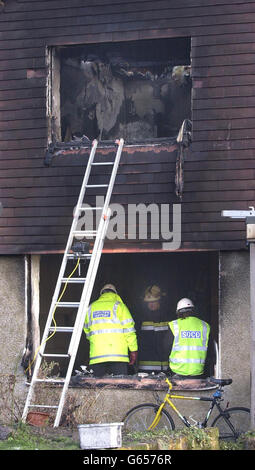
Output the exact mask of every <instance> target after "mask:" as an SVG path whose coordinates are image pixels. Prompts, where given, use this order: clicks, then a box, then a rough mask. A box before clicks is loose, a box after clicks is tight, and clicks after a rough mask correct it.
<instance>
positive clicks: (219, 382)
mask: <svg viewBox="0 0 255 470" xmlns="http://www.w3.org/2000/svg"><path fill="white" fill-rule="evenodd" d="M210 382H213V383H214V384H217V385H221V386H222V387H224V386H225V385H230V384H232V382H233V380H232V379H215V377H210Z"/></svg>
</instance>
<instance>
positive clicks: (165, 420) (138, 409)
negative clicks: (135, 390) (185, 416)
mask: <svg viewBox="0 0 255 470" xmlns="http://www.w3.org/2000/svg"><path fill="white" fill-rule="evenodd" d="M158 409H159V406H158V405H155V404H154V403H144V404H142V405H137V406H135V407H134V408H132V409H131V410H129V411H128V412H127V414H126V416H125V417H124V419H123V422H124V426H123V429H124V430H125V431H148V428H149V426H150V425H151V423H152V422H153V420H154V418H155V416H156V413H157V411H158ZM174 428H175V425H174V421H173V418H172V417H171V416H170V414H169V413H168V412H167V411H165V410H162V414H161V418H160V421H159V423H158V424H157V426H156V428H155V429H166V430H173V429H174Z"/></svg>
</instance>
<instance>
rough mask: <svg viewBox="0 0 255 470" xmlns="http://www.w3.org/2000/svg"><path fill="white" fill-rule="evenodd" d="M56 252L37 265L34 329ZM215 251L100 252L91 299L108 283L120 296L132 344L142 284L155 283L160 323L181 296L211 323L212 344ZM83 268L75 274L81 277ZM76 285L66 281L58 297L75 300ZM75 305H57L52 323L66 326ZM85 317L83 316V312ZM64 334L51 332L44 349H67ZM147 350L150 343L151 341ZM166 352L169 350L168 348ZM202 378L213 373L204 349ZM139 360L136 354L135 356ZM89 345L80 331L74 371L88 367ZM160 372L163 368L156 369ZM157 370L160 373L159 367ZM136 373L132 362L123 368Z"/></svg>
mask: <svg viewBox="0 0 255 470" xmlns="http://www.w3.org/2000/svg"><path fill="white" fill-rule="evenodd" d="M61 259H62V257H61V255H42V257H41V263H40V329H41V332H43V330H44V326H45V323H46V319H47V316H48V311H49V307H50V303H51V299H52V295H53V292H54V288H55V283H56V280H57V276H58V272H59V267H60V263H61ZM218 266H219V264H218V252H188V253H180V252H178V253H177V252H176V253H174V252H172V253H162V252H157V253H156V252H155V253H140V254H138V253H118V254H106V253H105V254H103V255H102V258H101V263H100V265H99V269H98V274H97V278H96V282H95V285H94V290H93V293H92V298H91V301H94V300H96V299H97V298H98V296H99V292H100V289H101V288H102V286H103V285H105V284H106V283H113V284H114V285H115V286H116V288H117V290H118V293H119V295H120V296H121V298H122V300H123V301H124V302H125V303H126V305H127V306H128V308H129V310H130V312H131V314H132V316H133V318H134V320H135V323H136V331H137V337H138V344H139V341H140V338H141V336H140V335H141V321H142V318H143V313H144V309H145V305H144V293H145V291H146V288H147V287H148V286H151V285H154V284H155V285H157V286H159V287H160V288H161V289H162V292H164V294H165V295H164V297H163V302H162V306H161V309H162V315H163V316H164V319H166V321H167V322H168V321H171V320H174V319H176V314H175V312H176V305H177V302H178V300H180V299H181V298H183V297H188V298H190V299H192V301H193V303H194V305H195V310H196V312H197V314H198V316H199V317H200V318H201V319H202V320H205V321H206V322H208V323H209V324H210V326H211V338H212V341H213V342H214V341H215V342H216V343H218V276H219V273H218ZM83 269H85V268H84V267H83V266H82V267H81V272H80V275H81V276H82V275H83ZM80 294H81V287H80V285H77V284H76V285H75V284H69V286H68V289H67V291H66V293H65V298H63V299H62V300H64V301H67V302H68V301H79V299H80ZM75 317H76V309H73V310H72V309H70V308H69V309H64V308H63V309H61V308H58V309H57V312H56V315H55V320H56V323H57V326H65V327H71V326H73V324H74V320H75ZM84 317H85V314H84ZM69 341H70V335H69V334H64V333H56V334H55V336H54V338H53V339H52V340H49V341H48V342H47V352H48V353H53V354H54V353H63V354H65V353H66V352H67V350H68V345H69ZM151 347H152V348H153V345H151ZM169 352H170V351H169ZM209 355H211V357H209V361H207V369H206V371H205V375H206V376H208V377H209V376H210V375H213V374H214V367H215V355H214V353H213V351H209ZM138 359H139V356H138ZM65 361H66V360H65V359H61V360H60V361H59V373H60V376H64V375H65V372H66V367H67V364H66V363H65ZM88 362H89V343H88V341H87V339H86V337H85V334H84V333H83V334H82V338H81V341H80V345H79V350H78V354H77V357H76V362H75V367H74V369H75V370H80V371H81V368H80V366H81V365H88ZM162 371H163V369H162ZM159 372H160V371H159ZM137 373H138V364H136V365H135V366H131V367H130V368H129V374H130V375H135V374H137Z"/></svg>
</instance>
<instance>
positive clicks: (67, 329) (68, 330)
mask: <svg viewBox="0 0 255 470" xmlns="http://www.w3.org/2000/svg"><path fill="white" fill-rule="evenodd" d="M49 331H56V332H57V333H72V331H73V326H56V328H55V326H50V328H49Z"/></svg>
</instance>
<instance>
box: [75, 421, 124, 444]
mask: <svg viewBox="0 0 255 470" xmlns="http://www.w3.org/2000/svg"><path fill="white" fill-rule="evenodd" d="M123 424H124V423H103V424H79V425H78V430H79V436H80V447H81V449H109V448H116V447H121V445H122V434H121V427H122V426H123Z"/></svg>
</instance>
